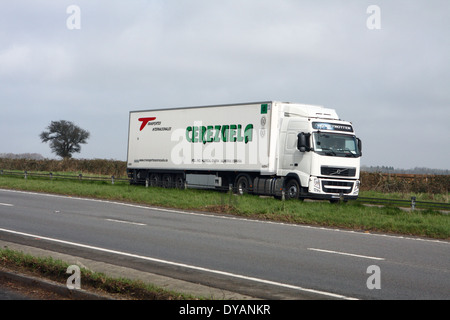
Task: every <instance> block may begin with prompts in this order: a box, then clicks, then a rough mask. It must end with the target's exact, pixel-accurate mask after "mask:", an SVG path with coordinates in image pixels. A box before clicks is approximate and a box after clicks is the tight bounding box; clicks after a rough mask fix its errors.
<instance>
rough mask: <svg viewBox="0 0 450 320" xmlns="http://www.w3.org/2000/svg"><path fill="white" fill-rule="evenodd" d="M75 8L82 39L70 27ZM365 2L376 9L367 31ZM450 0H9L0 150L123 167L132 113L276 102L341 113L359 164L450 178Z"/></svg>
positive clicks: (1, 28) (0, 71)
mask: <svg viewBox="0 0 450 320" xmlns="http://www.w3.org/2000/svg"><path fill="white" fill-rule="evenodd" d="M70 5H77V6H78V7H79V8H80V10H81V14H80V26H81V29H74V30H70V29H68V28H67V25H66V22H67V19H69V18H70V17H71V14H70V13H67V12H66V10H67V8H68V7H69V6H70ZM370 5H377V6H378V7H379V8H380V10H381V15H380V23H381V29H374V30H371V29H369V28H368V27H367V20H368V19H369V18H370V17H371V14H370V13H367V8H368V7H369V6H370ZM449 9H450V2H449V1H448V0H442V1H440V0H430V1H425V0H416V1H406V0H405V1H399V0H394V1H392V0H389V1H387V0H383V1H382V0H371V1H364V0H354V1H351V0H346V1H338V0H321V1H312V0H311V1H300V0H239V1H231V0H220V1H215V0H189V1H185V0H158V1H156V0H155V1H143V0H141V1H137V0H136V1H135V0H132V1H95V0H89V1H87V0H85V1H79V0H78V1H77V0H71V1H50V0H48V1H23V0H18V1H3V2H2V3H1V4H0V98H1V104H0V105H1V116H0V137H1V139H0V153H8V152H12V153H41V154H42V155H44V156H45V157H49V158H55V155H53V154H51V152H50V148H49V146H48V144H43V143H41V142H40V140H39V133H40V132H42V131H43V130H44V129H45V128H46V126H48V124H49V123H50V121H52V120H70V121H74V122H75V123H76V124H77V125H79V126H80V127H82V128H83V129H86V130H88V131H90V133H91V138H90V139H89V141H88V144H87V145H83V146H82V151H81V153H79V154H75V155H74V156H75V157H76V158H107V159H118V160H126V148H127V130H128V113H129V111H130V110H139V109H152V108H166V107H180V106H193V105H210V104H224V103H234V102H251V101H261V100H280V101H291V102H299V103H307V104H316V105H324V106H326V107H330V108H335V109H336V110H337V112H338V114H339V115H340V117H341V118H343V119H345V120H349V121H352V122H353V124H354V126H355V129H356V130H357V135H358V136H359V137H360V138H361V139H362V140H363V148H364V149H363V151H364V153H363V158H362V164H366V165H388V166H394V167H397V168H413V167H430V168H439V169H450V164H449V163H450V161H449V158H450V151H449V150H450V148H449V145H450V126H449V118H450V90H449V89H450V88H449V84H450V75H449V74H450V73H449V71H450V64H449V57H450V40H449V39H450V37H449V30H450V19H449V18H448V13H449V12H450V10H449Z"/></svg>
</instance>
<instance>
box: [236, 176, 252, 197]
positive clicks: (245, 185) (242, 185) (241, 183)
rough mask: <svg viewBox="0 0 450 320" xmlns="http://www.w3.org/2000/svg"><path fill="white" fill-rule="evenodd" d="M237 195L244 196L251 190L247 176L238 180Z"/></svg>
mask: <svg viewBox="0 0 450 320" xmlns="http://www.w3.org/2000/svg"><path fill="white" fill-rule="evenodd" d="M236 188H237V194H239V195H243V194H244V193H248V192H249V190H250V181H249V179H248V177H247V176H239V177H238V178H237V180H236Z"/></svg>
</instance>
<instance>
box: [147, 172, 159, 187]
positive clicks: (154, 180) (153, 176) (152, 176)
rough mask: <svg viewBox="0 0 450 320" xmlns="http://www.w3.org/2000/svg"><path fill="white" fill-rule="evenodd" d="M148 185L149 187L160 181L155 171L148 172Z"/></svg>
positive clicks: (155, 185)
mask: <svg viewBox="0 0 450 320" xmlns="http://www.w3.org/2000/svg"><path fill="white" fill-rule="evenodd" d="M149 180H150V186H151V187H157V186H159V184H160V183H161V178H160V175H159V174H157V173H152V174H150V179H149Z"/></svg>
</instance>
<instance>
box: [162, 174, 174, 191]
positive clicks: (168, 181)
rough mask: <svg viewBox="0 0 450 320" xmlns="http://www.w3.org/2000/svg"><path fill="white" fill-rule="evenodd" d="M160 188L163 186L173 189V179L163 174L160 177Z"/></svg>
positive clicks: (169, 175)
mask: <svg viewBox="0 0 450 320" xmlns="http://www.w3.org/2000/svg"><path fill="white" fill-rule="evenodd" d="M162 186H163V188H172V187H173V177H172V175H171V174H164V175H163V176H162Z"/></svg>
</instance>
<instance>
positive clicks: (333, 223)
mask: <svg viewBox="0 0 450 320" xmlns="http://www.w3.org/2000/svg"><path fill="white" fill-rule="evenodd" d="M0 188H7V189H16V190H28V191H37V192H47V193H55V194H63V195H70V196H80V197H90V198H102V199H108V200H116V201H125V202H133V203H140V204H146V205H154V206H162V207H170V208H178V209H186V210H200V211H209V212H219V213H223V214H233V215H238V216H243V217H247V218H251V219H265V220H273V221H281V222H288V223H299V224H308V225H316V226H327V227H336V228H345V229H352V230H361V231H369V232H388V233H397V234H404V235H413V236H424V237H430V238H438V239H450V223H449V219H450V218H449V216H448V215H445V214H442V213H440V212H435V211H432V210H415V211H413V212H409V211H405V210H401V209H399V208H394V207H390V206H386V207H381V208H380V207H375V206H364V205H362V204H361V203H358V202H354V201H350V202H348V203H341V204H330V203H328V202H326V201H319V202H308V201H305V202H300V201H280V200H276V199H273V198H262V197H258V196H253V195H244V196H235V195H230V194H228V193H223V192H217V191H206V190H191V189H188V190H176V189H162V188H145V187H143V186H132V185H129V184H128V183H125V182H116V183H115V184H114V185H112V184H111V182H90V181H77V180H58V179H55V180H52V181H50V180H49V179H42V178H32V177H29V178H28V179H26V180H25V179H24V178H23V177H13V176H0ZM362 196H368V195H365V194H363V195H362ZM372 196H373V195H372ZM383 197H384V196H383ZM406 199H408V198H406ZM418 200H419V199H418Z"/></svg>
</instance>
